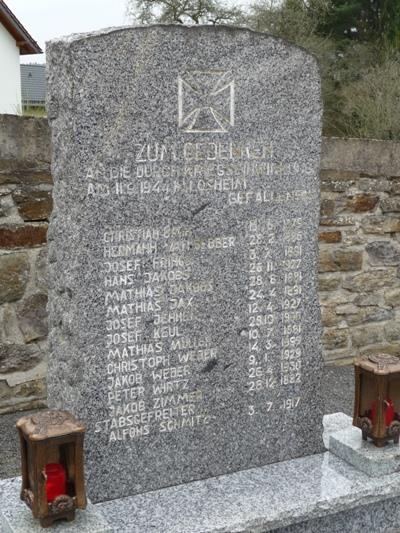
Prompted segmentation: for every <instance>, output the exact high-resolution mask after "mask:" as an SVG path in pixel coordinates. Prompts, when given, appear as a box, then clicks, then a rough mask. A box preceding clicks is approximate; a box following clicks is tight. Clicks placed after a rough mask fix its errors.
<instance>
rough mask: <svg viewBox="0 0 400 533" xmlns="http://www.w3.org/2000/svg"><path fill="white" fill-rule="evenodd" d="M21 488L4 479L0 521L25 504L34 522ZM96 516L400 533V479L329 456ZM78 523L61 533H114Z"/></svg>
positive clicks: (155, 527) (194, 527) (207, 483)
mask: <svg viewBox="0 0 400 533" xmlns="http://www.w3.org/2000/svg"><path fill="white" fill-rule="evenodd" d="M336 423H337V425H336V429H339V430H343V426H345V425H346V423H348V421H346V419H345V418H344V417H343V416H336ZM324 426H325V428H326V429H325V431H326V432H329V434H332V433H333V434H334V433H335V417H332V418H330V419H328V420H327V419H326V417H325V420H324ZM19 483H20V481H19V480H18V479H17V480H5V481H0V515H1V512H3V514H6V516H7V517H9V516H10V515H9V513H8V511H7V510H6V511H5V510H4V509H5V506H6V507H7V506H11V507H14V508H15V507H17V503H16V502H17V501H18V511H19V512H20V513H22V514H23V515H24V517H25V520H28V518H27V517H28V515H29V510H28V509H27V508H26V507H25V506H24V505H23V504H22V503H21V502H19V500H18V498H19V494H18V493H19V486H20V485H19ZM92 510H94V511H96V512H97V515H98V516H99V515H100V517H102V518H103V520H102V526H101V527H107V526H104V524H105V523H106V524H108V528H109V529H108V531H113V532H115V533H128V532H129V533H239V532H240V533H266V532H268V531H275V533H359V532H361V531H365V532H373V533H394V532H396V531H397V532H399V531H400V476H399V475H398V474H397V473H394V474H390V475H386V476H381V477H371V476H369V475H367V474H366V473H364V472H362V471H360V470H358V469H356V468H354V467H353V466H351V465H350V464H348V463H347V462H345V461H343V460H342V459H340V458H339V457H337V456H335V455H334V454H332V453H331V452H326V453H323V454H317V455H312V456H308V457H303V458H300V459H294V460H291V461H285V462H282V463H275V464H272V465H267V466H265V467H262V468H254V469H251V470H245V471H242V472H236V473H234V474H229V475H224V476H220V477H217V478H211V479H207V480H202V481H195V482H192V483H188V484H184V485H178V486H174V487H169V488H166V489H161V490H158V491H153V492H148V493H145V494H141V495H137V496H132V497H128V498H123V499H118V500H112V501H108V502H103V503H99V504H96V505H94V506H91V507H89V509H88V511H87V512H85V513H82V518H83V517H84V518H85V520H86V521H87V520H88V519H89V516H88V515H89V514H90V512H91V511H92ZM14 517H15V515H14ZM17 518H18V517H15V520H17ZM19 520H20V522H19V523H20V524H25V523H26V522H24V520H22V519H21V518H19ZM30 520H31V519H30ZM0 523H1V521H0ZM3 523H4V517H3ZM77 524H78V522H75V523H74V524H71V525H67V524H65V523H60V524H59V525H58V526H57V531H58V530H59V531H62V530H63V529H67V530H68V531H82V532H84V531H90V532H91V533H97V532H100V531H101V532H102V531H107V529H96V526H94V525H90V524H91V523H90V521H89V526H87V525H86V524H85V523H83V522H82V524H83V526H84V527H85V528H86V529H84V528H83V527H80V528H79V527H78V529H75V530H74V529H72V530H71V529H68V527H76V526H77ZM34 527H38V526H37V525H36V524H35V526H34ZM0 531H1V533H6V532H7V533H9V532H10V531H12V532H17V531H20V532H21V533H25V531H40V529H32V528H31V529H18V527H17V528H16V527H14V529H5V530H2V529H1V528H0Z"/></svg>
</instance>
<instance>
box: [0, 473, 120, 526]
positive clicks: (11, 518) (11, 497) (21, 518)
mask: <svg viewBox="0 0 400 533" xmlns="http://www.w3.org/2000/svg"><path fill="white" fill-rule="evenodd" d="M20 491H21V478H19V477H18V478H12V479H4V480H2V481H0V533H43V531H65V532H66V533H109V532H112V531H113V529H112V528H111V527H110V526H109V524H108V523H107V521H106V519H105V518H103V516H102V515H101V513H99V511H98V510H97V509H96V508H95V507H94V505H93V504H91V503H90V502H89V503H88V506H87V508H86V510H85V511H81V510H77V511H76V517H75V520H74V521H73V522H65V521H60V522H56V523H55V525H54V526H52V527H50V528H46V529H43V528H42V527H41V526H40V523H39V521H38V520H35V519H34V518H33V516H32V513H31V511H30V510H29V509H28V507H27V505H26V504H25V503H24V502H22V501H21V500H20V497H19V494H20Z"/></svg>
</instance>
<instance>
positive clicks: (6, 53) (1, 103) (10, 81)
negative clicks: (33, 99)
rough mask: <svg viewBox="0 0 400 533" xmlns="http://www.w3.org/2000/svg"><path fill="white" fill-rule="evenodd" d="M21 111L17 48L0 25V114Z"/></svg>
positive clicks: (13, 113)
mask: <svg viewBox="0 0 400 533" xmlns="http://www.w3.org/2000/svg"><path fill="white" fill-rule="evenodd" d="M20 111H21V74H20V66H19V48H18V46H17V43H16V42H15V40H14V38H13V37H12V36H11V35H10V34H9V33H8V31H7V30H6V29H5V27H4V26H3V25H2V24H1V23H0V114H2V113H9V114H12V115H16V114H18V113H20Z"/></svg>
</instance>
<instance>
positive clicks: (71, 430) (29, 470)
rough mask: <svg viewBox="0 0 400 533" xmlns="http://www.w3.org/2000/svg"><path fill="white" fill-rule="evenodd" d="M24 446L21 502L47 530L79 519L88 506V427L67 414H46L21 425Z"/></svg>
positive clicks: (58, 412)
mask: <svg viewBox="0 0 400 533" xmlns="http://www.w3.org/2000/svg"><path fill="white" fill-rule="evenodd" d="M17 428H18V432H19V437H20V444H21V462H22V490H21V499H22V500H23V501H24V502H26V503H27V505H28V506H29V507H30V508H31V510H32V513H33V516H34V517H35V518H39V519H40V523H41V525H42V526H43V527H49V526H51V525H52V524H53V522H54V521H55V520H59V519H66V520H68V521H72V520H74V518H75V509H84V508H85V507H86V495H85V485H84V471H83V439H84V433H85V426H84V425H83V424H82V423H81V422H79V421H77V420H76V419H75V418H74V417H73V416H72V415H71V414H70V413H68V412H66V411H42V412H39V413H38V414H35V415H33V416H25V417H23V418H20V419H19V420H18V422H17Z"/></svg>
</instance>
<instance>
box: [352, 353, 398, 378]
mask: <svg viewBox="0 0 400 533" xmlns="http://www.w3.org/2000/svg"><path fill="white" fill-rule="evenodd" d="M354 364H355V366H359V367H361V368H363V369H364V370H368V371H369V372H372V373H374V374H380V375H385V374H395V373H397V372H400V358H399V357H397V356H395V355H391V354H386V353H380V354H372V355H362V356H360V357H358V358H357V359H356V360H355V362H354Z"/></svg>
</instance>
